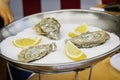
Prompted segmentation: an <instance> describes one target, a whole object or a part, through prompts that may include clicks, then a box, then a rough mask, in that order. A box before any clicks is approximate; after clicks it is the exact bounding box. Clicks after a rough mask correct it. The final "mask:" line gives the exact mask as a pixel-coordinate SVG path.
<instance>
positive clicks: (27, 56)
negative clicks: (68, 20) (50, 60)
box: [18, 43, 57, 62]
mask: <svg viewBox="0 0 120 80" xmlns="http://www.w3.org/2000/svg"><path fill="white" fill-rule="evenodd" d="M56 48H57V46H56V44H55V43H51V44H42V45H37V46H33V47H29V48H27V49H24V50H22V51H21V52H20V53H19V55H18V60H19V61H21V62H31V61H34V60H38V59H40V58H42V57H44V56H46V55H47V54H49V53H50V52H54V51H55V50H56Z"/></svg>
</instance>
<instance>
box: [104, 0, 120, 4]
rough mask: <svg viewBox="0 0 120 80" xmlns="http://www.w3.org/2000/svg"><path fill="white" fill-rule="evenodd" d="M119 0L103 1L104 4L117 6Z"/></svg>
mask: <svg viewBox="0 0 120 80" xmlns="http://www.w3.org/2000/svg"><path fill="white" fill-rule="evenodd" d="M118 2H119V0H102V3H103V4H117V3H118Z"/></svg>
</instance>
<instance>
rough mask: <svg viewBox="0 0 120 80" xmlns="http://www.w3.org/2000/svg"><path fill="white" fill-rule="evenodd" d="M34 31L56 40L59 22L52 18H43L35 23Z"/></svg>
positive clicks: (58, 33)
mask: <svg viewBox="0 0 120 80" xmlns="http://www.w3.org/2000/svg"><path fill="white" fill-rule="evenodd" d="M35 31H36V32H37V33H38V34H42V35H44V36H47V37H48V38H50V39H54V40H57V39H59V35H60V23H59V22H58V21H57V20H56V19H54V18H49V17H47V18H43V19H42V20H41V21H40V22H39V23H38V24H37V25H35Z"/></svg>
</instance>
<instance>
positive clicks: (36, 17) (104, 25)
mask: <svg viewBox="0 0 120 80" xmlns="http://www.w3.org/2000/svg"><path fill="white" fill-rule="evenodd" d="M48 16H49V17H55V18H57V19H58V20H59V21H60V22H62V23H63V24H64V23H66V24H67V23H71V24H78V23H79V24H80V23H83V22H85V23H87V24H88V25H93V26H98V25H99V26H98V27H99V28H101V29H103V30H106V31H109V32H112V33H115V34H116V35H117V36H119V37H120V19H119V18H118V17H116V16H113V15H110V14H107V13H105V12H96V11H91V10H82V9H69V10H56V11H49V12H43V13H37V14H33V15H30V16H27V17H24V18H21V19H19V20H16V21H14V22H12V23H11V24H9V25H7V26H6V27H4V28H3V29H2V30H1V34H0V39H1V41H2V40H3V39H5V38H7V37H9V36H12V35H16V34H17V33H18V32H20V31H22V30H24V29H25V28H28V27H30V26H33V25H35V24H37V23H38V22H39V21H40V19H42V18H43V17H48ZM119 48H120V45H118V46H117V47H115V48H114V49H112V50H110V51H108V52H106V53H104V54H102V55H99V56H96V57H92V58H88V59H85V60H82V61H77V62H69V63H61V64H34V63H22V62H19V61H17V60H13V59H11V58H8V57H6V56H5V55H3V54H2V53H0V56H1V57H3V58H4V59H6V60H7V61H8V62H9V63H10V64H12V65H13V66H15V67H18V68H20V69H24V70H29V71H34V72H39V71H41V72H64V71H73V70H77V69H84V68H87V67H89V66H92V65H94V64H96V63H97V62H99V61H101V60H103V59H105V58H106V57H108V56H109V55H111V54H112V53H113V52H115V51H116V50H118V49H119Z"/></svg>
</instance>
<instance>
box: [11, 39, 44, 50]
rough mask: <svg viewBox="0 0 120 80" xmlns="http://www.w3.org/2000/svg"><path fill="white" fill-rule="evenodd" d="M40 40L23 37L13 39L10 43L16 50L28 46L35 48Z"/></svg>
mask: <svg viewBox="0 0 120 80" xmlns="http://www.w3.org/2000/svg"><path fill="white" fill-rule="evenodd" d="M41 40H42V38H41V37H23V38H16V39H14V40H13V41H12V43H13V45H15V46H16V47H18V48H24V47H29V46H35V45H37V44H39V43H40V42H41Z"/></svg>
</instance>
